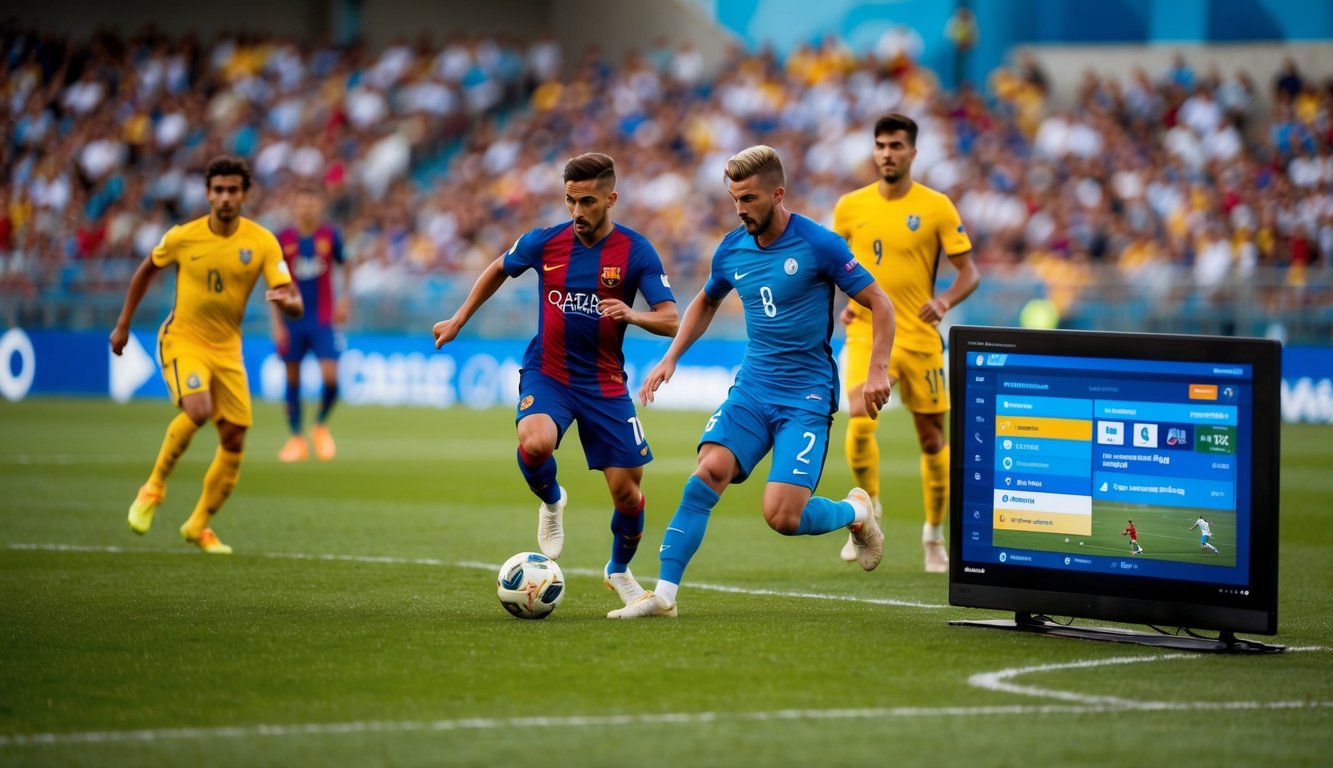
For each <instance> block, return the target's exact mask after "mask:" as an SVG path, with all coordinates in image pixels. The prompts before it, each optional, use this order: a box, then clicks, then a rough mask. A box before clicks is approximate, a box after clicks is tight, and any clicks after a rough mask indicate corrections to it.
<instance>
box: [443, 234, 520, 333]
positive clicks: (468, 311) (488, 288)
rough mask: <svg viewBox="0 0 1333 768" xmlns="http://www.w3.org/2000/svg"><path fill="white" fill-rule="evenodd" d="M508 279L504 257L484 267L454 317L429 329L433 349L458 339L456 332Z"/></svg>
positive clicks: (461, 328)
mask: <svg viewBox="0 0 1333 768" xmlns="http://www.w3.org/2000/svg"><path fill="white" fill-rule="evenodd" d="M507 279H509V275H507V274H505V268H504V257H503V256H500V257H498V258H496V259H495V261H492V262H491V263H490V264H487V265H486V268H485V269H483V270H482V271H481V274H480V275H478V276H477V282H475V283H473V284H472V290H471V292H469V293H468V295H467V298H466V299H464V300H463V305H462V306H461V307H459V308H458V311H457V312H454V316H453V317H451V318H449V319H447V320H441V321H440V322H438V323H436V324H435V325H434V326H433V327H432V328H431V333H432V334H433V335H434V336H435V348H436V349H439V348H440V347H443V346H444V345H445V344H448V343H449V342H451V341H453V340H454V339H456V338H458V332H459V331H461V330H463V326H465V325H467V321H468V320H470V319H472V315H473V314H474V313H476V311H477V310H478V309H480V308H481V305H482V304H485V303H486V300H487V299H489V298H490V297H492V296H494V295H495V292H496V291H498V290H500V286H501V285H504V281H505V280H507Z"/></svg>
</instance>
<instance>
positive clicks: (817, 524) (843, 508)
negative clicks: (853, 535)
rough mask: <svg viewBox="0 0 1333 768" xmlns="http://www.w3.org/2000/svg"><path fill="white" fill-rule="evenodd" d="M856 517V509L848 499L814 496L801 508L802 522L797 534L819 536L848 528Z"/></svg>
mask: <svg viewBox="0 0 1333 768" xmlns="http://www.w3.org/2000/svg"><path fill="white" fill-rule="evenodd" d="M855 519H856V511H855V510H854V509H853V508H852V505H851V504H849V503H847V502H846V501H834V500H833V499H826V498H824V497H823V496H812V497H810V501H808V502H806V505H805V509H802V510H801V524H800V526H799V527H798V528H797V529H796V531H795V535H797V536H819V535H821V534H825V533H828V532H829V531H836V530H838V529H840V528H846V527H847V526H848V525H851V524H852V522H853V521H854V520H855Z"/></svg>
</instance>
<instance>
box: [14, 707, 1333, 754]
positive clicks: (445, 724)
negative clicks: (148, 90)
mask: <svg viewBox="0 0 1333 768" xmlns="http://www.w3.org/2000/svg"><path fill="white" fill-rule="evenodd" d="M1329 706H1333V702H1308V701H1274V702H1253V701H1251V702H1206V701H1198V702H1179V703H1176V704H1173V705H1171V706H1169V707H1161V709H1172V710H1178V711H1188V710H1215V709H1244V710H1266V709H1315V708H1327V707H1329ZM1142 709H1145V708H1135V707H1122V706H1110V705H1068V704H1049V705H1009V706H978V707H871V708H864V709H779V710H772V711H767V712H664V713H661V714H648V715H579V716H573V717H504V718H490V717H466V718H456V719H452V720H403V721H383V720H370V721H355V722H346V723H296V724H290V725H250V726H220V727H216V728H154V729H147V730H138V731H84V732H75V733H31V734H10V735H7V736H0V747H21V746H44V745H60V744H106V743H126V742H155V741H169V740H188V739H245V738H255V737H260V736H336V735H341V734H352V733H406V732H413V731H418V732H449V731H493V730H521V729H526V728H595V727H607V726H635V725H697V724H702V723H718V722H751V723H758V722H780V721H792V720H851V719H866V718H875V719H884V718H921V717H992V716H1013V715H1082V714H1096V713H1118V712H1133V711H1136V710H1142Z"/></svg>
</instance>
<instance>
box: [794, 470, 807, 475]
mask: <svg viewBox="0 0 1333 768" xmlns="http://www.w3.org/2000/svg"><path fill="white" fill-rule="evenodd" d="M791 473H792V474H793V475H808V474H810V473H809V472H805V471H803V470H799V469H793V470H792V471H791Z"/></svg>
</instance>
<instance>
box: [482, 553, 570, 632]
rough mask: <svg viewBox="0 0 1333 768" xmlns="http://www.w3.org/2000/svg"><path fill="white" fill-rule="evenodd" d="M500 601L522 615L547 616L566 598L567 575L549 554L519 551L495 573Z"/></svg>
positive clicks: (515, 613) (519, 616) (517, 615)
mask: <svg viewBox="0 0 1333 768" xmlns="http://www.w3.org/2000/svg"><path fill="white" fill-rule="evenodd" d="M496 594H498V595H499V596H500V605H503V606H504V607H505V610H506V611H509V612H510V613H511V614H513V615H514V616H515V617H517V618H520V619H544V618H546V617H547V616H550V615H551V611H554V610H555V608H556V606H558V605H560V601H561V600H563V599H565V575H564V574H563V573H561V572H560V566H558V565H556V564H555V561H554V560H552V559H551V558H549V557H547V556H546V555H543V554H540V553H537V552H519V553H518V554H517V555H514V556H513V557H511V558H509V559H508V560H506V561H505V564H504V565H502V566H500V574H499V576H497V577H496Z"/></svg>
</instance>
